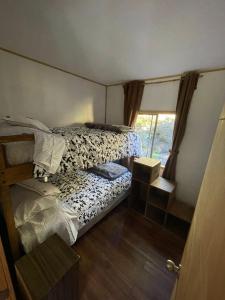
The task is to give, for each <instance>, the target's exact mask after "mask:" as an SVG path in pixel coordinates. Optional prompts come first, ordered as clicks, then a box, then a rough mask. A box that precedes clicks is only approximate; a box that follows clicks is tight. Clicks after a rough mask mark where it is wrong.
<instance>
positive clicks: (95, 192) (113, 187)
mask: <svg viewBox="0 0 225 300" xmlns="http://www.w3.org/2000/svg"><path fill="white" fill-rule="evenodd" d="M83 131H85V134H86V135H85V138H84V137H83V136H82V134H81V133H82V132H83ZM75 132H76V134H75V136H76V141H75V140H74V133H75ZM82 132H81V131H80V129H77V128H76V129H71V128H70V129H67V130H66V131H65V130H64V129H62V128H57V129H55V130H54V133H56V134H62V135H63V136H64V138H65V139H66V140H67V145H68V144H70V146H71V147H69V148H68V149H69V151H67V152H65V153H64V155H63V159H62V162H61V164H60V167H59V168H58V172H57V173H56V174H55V175H53V176H50V177H49V174H48V172H46V171H45V170H43V168H40V166H38V167H37V166H35V165H34V164H33V162H23V163H19V164H16V165H11V164H10V163H9V160H8V159H7V147H6V146H7V145H9V144H12V145H16V143H21V142H24V143H27V142H31V143H34V142H35V135H34V134H20V135H8V136H0V209H1V213H2V215H3V217H4V220H5V223H6V227H7V231H8V238H9V242H10V247H11V252H12V255H13V258H14V260H16V259H18V258H19V257H20V256H21V255H22V253H23V249H22V246H21V239H20V236H19V234H18V230H17V228H16V226H15V220H14V207H13V203H12V194H13V193H12V186H14V185H15V184H18V183H19V182H21V181H24V180H26V179H30V178H34V177H38V176H40V175H41V176H46V175H47V176H48V177H49V181H50V182H51V183H52V184H55V185H57V186H58V187H59V188H60V189H61V190H62V193H61V194H60V197H61V200H62V203H63V205H65V207H67V208H68V207H69V206H70V207H72V206H73V203H74V201H75V202H76V203H79V199H81V202H82V201H83V199H84V198H85V199H86V202H85V201H84V202H82V205H80V206H79V205H76V207H73V208H74V210H75V211H76V214H77V218H78V219H79V226H78V228H77V229H78V233H77V237H78V238H79V237H80V236H82V235H83V234H84V233H85V232H86V231H87V230H89V229H90V228H91V227H92V226H93V225H95V224H96V223H97V222H98V221H99V220H101V219H102V218H103V217H104V216H105V215H106V214H107V213H108V212H109V211H111V210H112V209H113V208H114V207H116V205H118V204H119V203H120V202H121V201H122V200H124V199H125V198H126V197H127V196H128V195H129V187H130V182H131V173H130V172H128V173H126V174H124V175H123V176H121V177H120V178H119V179H118V180H115V181H114V183H112V182H107V181H106V179H103V178H100V177H98V176H97V175H96V174H91V173H89V172H87V171H85V170H81V169H82V168H83V169H87V168H89V167H92V166H94V165H96V164H98V163H99V162H101V163H103V162H106V161H109V160H112V159H115V158H116V159H120V162H121V163H122V164H127V161H129V160H132V157H133V156H137V155H138V150H137V152H132V151H131V152H127V150H126V149H123V151H122V152H121V149H120V153H118V152H117V150H116V148H114V150H113V151H110V146H106V148H104V149H103V151H102V152H101V153H100V152H99V146H100V145H102V143H103V141H104V140H105V141H108V139H109V136H107V135H108V134H109V133H108V132H105V133H104V134H102V133H101V134H100V136H101V138H100V140H99V139H97V140H98V141H96V140H95V143H94V147H93V143H92V142H91V140H88V139H87V134H88V135H89V137H90V131H88V130H86V129H85V130H84V129H82ZM91 134H96V132H94V131H93V130H92V131H91ZM98 134H99V132H98ZM125 136H127V135H124V136H123V139H124V140H123V139H122V142H123V143H128V144H129V141H128V140H126V137H125ZM84 140H85V143H91V144H92V149H95V150H94V151H95V153H94V152H93V151H92V153H91V154H90V153H84V152H82V151H80V150H82V143H83V142H84ZM113 143H114V144H115V142H113V140H112V141H111V145H113ZM11 148H12V147H11ZM75 148H76V149H79V153H80V157H79V155H74V153H75V152H74V149H75ZM128 148H129V147H128ZM71 149H72V150H71ZM106 150H107V151H106ZM111 150H112V149H111ZM71 151H72V152H73V159H72V160H71ZM86 152H87V151H86ZM106 152H107V153H108V154H107V155H108V156H107V155H106ZM133 154H135V155H133ZM96 155H97V159H95V157H96ZM81 157H82V159H81ZM84 163H85V165H84ZM71 166H73V168H74V172H73V173H71V172H68V168H69V169H70V168H71ZM72 174H73V176H72ZM82 178H83V179H82ZM78 179H79V180H78ZM82 180H83V181H82ZM104 180H105V181H104ZM87 181H89V183H90V184H89V185H87V184H86V183H87ZM74 182H78V185H79V184H80V187H81V188H80V191H79V193H80V194H79V193H77V189H78V185H77V184H75V185H74ZM84 183H85V184H84ZM82 184H83V186H82ZM65 186H66V187H68V186H69V188H65ZM96 186H98V188H97V189H95V187H96ZM101 186H106V187H107V188H106V192H105V194H104V191H103V190H101ZM85 188H86V190H85ZM107 189H108V190H107ZM68 190H69V191H70V192H69V193H68ZM85 191H86V196H85V195H84V193H85ZM107 192H108V196H109V197H107ZM90 193H91V194H90ZM14 194H15V193H14ZM16 194H17V195H18V194H19V192H18V187H17V191H16ZM75 195H76V196H75ZM90 195H91V196H90ZM99 195H103V197H102V198H101V197H100V196H99ZM95 196H96V197H95ZM76 197H77V198H76ZM82 197H83V198H82ZM88 197H94V200H95V201H98V209H96V207H94V206H93V205H90V204H89V203H88V201H87V199H88ZM24 199H25V198H24ZM71 199H72V200H73V201H72V200H71ZM112 199H113V201H111V200H112ZM80 208H81V209H80ZM84 211H85V213H81V212H84ZM23 246H24V245H23Z"/></svg>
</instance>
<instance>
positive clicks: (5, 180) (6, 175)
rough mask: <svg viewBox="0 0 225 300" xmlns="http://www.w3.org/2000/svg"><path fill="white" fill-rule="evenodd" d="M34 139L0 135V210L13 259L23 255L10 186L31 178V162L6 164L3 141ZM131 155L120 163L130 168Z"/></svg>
mask: <svg viewBox="0 0 225 300" xmlns="http://www.w3.org/2000/svg"><path fill="white" fill-rule="evenodd" d="M25 141H26V142H27V141H34V135H33V134H22V135H13V136H0V211H1V214H2V216H3V218H4V222H5V224H6V229H7V234H8V239H9V244H10V250H11V254H12V256H13V260H14V261H16V260H17V259H18V258H20V257H21V256H22V255H23V253H24V252H23V249H22V245H21V242H20V238H19V234H18V231H17V229H16V227H15V222H14V213H13V207H12V199H11V194H10V186H11V185H13V184H16V183H18V182H20V181H23V180H26V179H29V178H33V168H34V165H33V163H32V162H31V163H25V164H20V165H15V166H11V165H9V164H8V161H7V156H6V151H5V145H4V144H5V143H12V142H25ZM133 159H134V158H133V157H131V158H124V159H122V160H121V164H122V165H124V166H126V167H127V168H128V169H130V170H132V165H133Z"/></svg>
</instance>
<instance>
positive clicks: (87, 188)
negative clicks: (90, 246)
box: [49, 170, 132, 229]
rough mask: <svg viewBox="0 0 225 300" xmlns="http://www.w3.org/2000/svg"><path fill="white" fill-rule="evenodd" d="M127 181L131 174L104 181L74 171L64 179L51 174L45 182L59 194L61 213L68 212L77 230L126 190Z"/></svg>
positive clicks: (97, 177) (95, 176)
mask: <svg viewBox="0 0 225 300" xmlns="http://www.w3.org/2000/svg"><path fill="white" fill-rule="evenodd" d="M131 177H132V175H131V173H130V172H126V173H125V174H123V175H122V176H120V177H119V178H117V179H114V180H108V179H105V178H103V177H101V176H98V175H95V174H93V173H91V172H88V171H82V170H77V171H75V172H73V173H72V174H67V175H65V176H64V175H62V174H55V175H53V176H50V178H49V180H50V182H51V183H52V184H54V185H56V186H57V187H58V188H59V189H60V190H61V194H60V195H59V199H60V200H61V201H62V203H63V206H65V209H67V208H69V209H70V210H72V212H73V213H74V215H75V216H76V217H77V220H78V222H79V229H80V228H82V227H83V226H84V225H85V224H87V223H88V222H89V221H90V220H91V219H93V218H94V217H95V216H97V215H99V214H100V213H101V212H102V211H103V210H104V209H105V208H106V207H108V206H110V205H111V204H112V203H113V202H114V200H115V199H116V198H117V197H118V196H119V195H120V194H121V193H122V192H124V191H126V190H128V189H129V188H130V185H131Z"/></svg>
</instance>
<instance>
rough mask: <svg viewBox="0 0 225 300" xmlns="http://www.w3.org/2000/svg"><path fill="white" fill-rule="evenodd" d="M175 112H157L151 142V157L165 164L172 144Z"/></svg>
mask: <svg viewBox="0 0 225 300" xmlns="http://www.w3.org/2000/svg"><path fill="white" fill-rule="evenodd" d="M174 121H175V114H159V115H158V122H157V127H156V132H155V138H154V143H153V151H152V157H153V158H156V159H159V160H160V161H161V164H162V165H163V166H165V164H166V161H167V158H168V156H169V150H170V149H171V146H172V139H173V128H174Z"/></svg>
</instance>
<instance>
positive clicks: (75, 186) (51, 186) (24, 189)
mask: <svg viewBox="0 0 225 300" xmlns="http://www.w3.org/2000/svg"><path fill="white" fill-rule="evenodd" d="M131 177H132V175H131V173H130V172H129V171H127V172H125V173H124V174H123V175H121V176H119V177H118V178H116V179H113V180H109V179H106V178H103V177H102V176H99V175H96V174H94V173H92V172H90V171H82V170H77V171H74V172H73V173H70V174H67V175H66V176H65V175H60V174H55V175H53V176H51V177H50V178H49V183H48V184H46V183H43V182H40V181H39V180H37V179H30V180H28V181H25V182H22V183H20V184H16V185H14V186H13V187H12V188H11V195H12V203H13V211H14V218H15V225H16V228H17V230H18V232H19V234H20V239H21V242H22V245H23V248H24V250H25V252H30V251H31V250H32V249H33V248H34V247H35V246H36V245H37V244H39V243H42V242H43V241H45V240H46V239H47V238H48V237H49V236H51V235H52V234H54V233H57V234H58V235H59V236H61V238H62V239H63V240H64V241H65V242H66V243H67V244H68V245H72V244H74V243H75V241H76V239H77V238H79V237H81V236H82V235H83V234H84V233H85V232H87V231H88V230H89V229H90V228H91V227H92V226H94V225H95V224H96V223H97V222H99V221H100V220H101V219H102V218H103V217H104V216H105V215H106V214H107V213H109V212H110V211H111V210H112V209H113V208H115V207H116V206H117V205H118V204H119V203H120V202H121V201H123V200H124V199H125V198H127V197H128V195H129V190H130V186H131Z"/></svg>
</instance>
